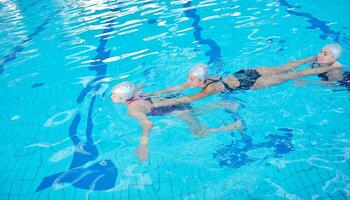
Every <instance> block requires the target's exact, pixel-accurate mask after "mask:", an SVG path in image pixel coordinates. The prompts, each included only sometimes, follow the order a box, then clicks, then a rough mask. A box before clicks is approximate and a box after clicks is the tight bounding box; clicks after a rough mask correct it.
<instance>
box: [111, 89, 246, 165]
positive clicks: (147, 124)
mask: <svg viewBox="0 0 350 200" xmlns="http://www.w3.org/2000/svg"><path fill="white" fill-rule="evenodd" d="M111 99H112V101H113V102H114V103H124V104H125V105H127V112H128V115H130V116H131V117H133V118H135V119H137V120H138V121H139V122H140V124H141V127H142V135H141V138H140V145H139V147H138V148H137V149H136V154H137V156H138V158H139V159H140V161H141V162H144V161H145V160H147V159H148V142H149V141H148V140H149V135H150V131H151V128H152V126H153V123H152V121H151V120H150V119H149V118H148V116H161V115H165V114H174V115H177V116H178V117H180V118H181V119H182V120H183V121H185V122H186V123H188V124H189V125H190V127H191V132H192V133H193V134H196V135H199V136H202V135H206V134H209V133H213V132H218V131H232V130H239V131H241V121H240V120H237V121H236V122H235V123H233V124H231V125H228V126H224V125H223V126H221V127H218V128H206V127H205V126H203V125H201V124H200V122H199V121H198V120H197V119H196V118H195V117H194V116H193V115H192V110H191V105H190V104H188V103H186V104H179V105H174V106H164V107H155V106H154V104H153V101H154V99H153V98H151V97H145V96H141V95H138V94H136V87H135V85H134V84H132V83H131V82H123V83H120V84H118V85H116V86H115V87H114V88H113V91H112V95H111ZM170 99H171V98H170Z"/></svg>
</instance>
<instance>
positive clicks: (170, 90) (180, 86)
mask: <svg viewBox="0 0 350 200" xmlns="http://www.w3.org/2000/svg"><path fill="white" fill-rule="evenodd" d="M188 87H189V83H188V82H186V83H184V84H181V85H178V86H174V87H170V88H166V89H164V90H160V91H157V92H150V93H144V94H143V95H145V96H155V95H160V94H166V93H170V92H175V91H179V90H183V89H185V88H188Z"/></svg>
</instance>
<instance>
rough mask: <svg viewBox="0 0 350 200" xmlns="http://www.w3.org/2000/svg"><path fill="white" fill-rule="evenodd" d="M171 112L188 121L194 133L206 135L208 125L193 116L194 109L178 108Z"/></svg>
mask: <svg viewBox="0 0 350 200" xmlns="http://www.w3.org/2000/svg"><path fill="white" fill-rule="evenodd" d="M171 114H174V115H176V116H178V117H179V118H180V119H182V120H183V121H184V122H186V123H187V124H188V125H189V126H190V127H191V128H190V129H191V133H192V134H194V135H204V134H205V132H206V130H207V127H206V126H203V125H202V124H201V123H200V122H199V120H198V119H197V118H196V117H195V116H193V112H192V110H189V109H187V110H176V111H173V112H171Z"/></svg>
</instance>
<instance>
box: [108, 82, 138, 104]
mask: <svg viewBox="0 0 350 200" xmlns="http://www.w3.org/2000/svg"><path fill="white" fill-rule="evenodd" d="M112 92H113V94H115V95H117V96H118V97H120V98H122V99H125V100H128V99H131V98H133V97H134V95H135V93H136V87H135V85H134V84H133V83H131V82H129V81H126V82H122V83H120V84H118V85H116V86H115V87H114V88H113V91H112Z"/></svg>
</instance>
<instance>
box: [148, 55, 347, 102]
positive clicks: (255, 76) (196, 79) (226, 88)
mask: <svg viewBox="0 0 350 200" xmlns="http://www.w3.org/2000/svg"><path fill="white" fill-rule="evenodd" d="M317 60H318V56H312V57H309V58H305V59H301V60H298V61H292V62H288V63H286V64H284V65H282V66H278V67H257V68H251V69H242V70H239V71H237V72H235V73H234V74H233V75H231V76H228V77H225V78H223V77H212V76H210V77H208V66H207V65H206V64H197V65H195V66H194V67H193V68H192V69H191V70H190V72H189V78H188V81H187V82H185V83H183V84H181V85H178V86H175V87H170V88H167V89H164V90H161V91H158V92H152V93H146V94H145V95H148V96H153V95H159V94H165V93H170V92H174V91H178V90H182V89H185V88H202V90H201V91H200V92H198V93H196V94H194V95H191V96H184V97H181V98H172V99H167V100H162V101H154V102H153V103H154V105H155V106H170V105H176V104H183V103H189V102H192V101H195V100H198V99H202V98H204V97H207V96H209V95H213V94H218V93H230V92H232V91H236V90H251V89H254V90H256V89H261V88H265V87H270V86H274V85H278V84H281V83H284V82H287V81H289V80H294V79H298V78H302V77H305V76H311V75H319V74H323V73H328V72H330V71H332V70H338V69H340V68H341V65H340V64H339V63H338V62H334V63H332V64H331V65H329V63H328V64H327V63H319V65H320V67H317V68H307V69H303V70H300V71H296V72H289V71H290V70H292V69H295V68H297V67H298V66H300V65H303V64H305V63H308V62H312V61H316V62H317Z"/></svg>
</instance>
